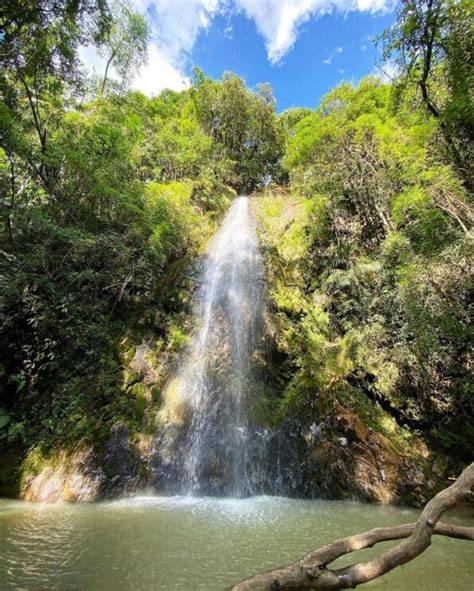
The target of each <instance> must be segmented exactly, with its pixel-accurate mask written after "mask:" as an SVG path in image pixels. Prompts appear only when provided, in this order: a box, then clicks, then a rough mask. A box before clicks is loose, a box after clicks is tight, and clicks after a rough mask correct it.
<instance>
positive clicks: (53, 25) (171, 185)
mask: <svg viewBox="0 0 474 591" xmlns="http://www.w3.org/2000/svg"><path fill="white" fill-rule="evenodd" d="M19 8H21V7H20V6H18V5H17V4H15V5H13V4H12V5H11V6H10V5H8V4H7V6H6V10H5V13H2V27H3V29H4V30H5V33H6V35H5V41H4V42H3V44H2V65H3V66H4V67H3V68H2V74H1V76H0V92H1V94H2V99H3V101H2V104H1V106H0V134H1V148H0V189H1V211H0V215H1V223H2V234H1V238H0V323H1V340H2V348H1V353H0V377H1V379H0V383H1V385H0V446H1V447H3V449H12V448H14V449H17V450H20V451H21V450H26V449H28V448H30V447H32V446H35V445H37V444H38V443H40V442H41V443H42V444H43V446H44V445H46V446H55V445H58V444H67V445H73V444H76V443H79V442H81V441H84V440H89V441H95V440H97V438H100V437H101V435H104V436H107V435H108V433H109V432H110V426H111V424H113V422H115V421H117V420H118V419H120V418H122V419H123V420H125V421H127V422H128V423H129V424H130V425H131V428H132V429H141V427H142V417H143V410H144V404H145V403H146V400H144V398H143V396H142V394H143V393H142V392H141V391H140V392H138V390H140V388H139V385H138V384H136V387H135V389H134V388H133V386H134V383H133V382H134V381H135V382H136V377H135V376H130V375H127V371H126V370H127V363H128V362H130V358H129V357H130V351H131V350H132V351H133V345H134V344H138V343H139V342H140V341H141V339H143V338H147V339H151V340H153V342H154V345H153V348H154V351H155V353H156V354H157V355H158V354H159V353H160V352H161V353H165V354H166V355H168V354H169V353H170V352H172V351H173V349H174V348H176V347H178V346H179V344H180V343H181V344H182V342H183V338H184V337H183V335H182V332H181V329H180V328H179V325H180V324H182V321H181V320H179V319H180V318H181V316H180V315H182V314H183V311H185V310H186V308H187V305H188V302H189V300H190V294H191V293H192V289H191V283H190V277H191V275H192V273H191V271H192V264H191V263H192V261H193V259H194V258H195V257H196V256H197V255H198V254H199V253H200V252H201V250H202V247H203V245H204V244H205V243H206V241H207V239H208V238H209V236H210V233H211V231H212V230H213V229H214V228H215V224H216V222H217V221H218V219H219V217H220V216H221V213H222V212H223V211H224V210H225V209H226V207H227V206H228V203H229V198H230V197H231V196H232V195H233V194H235V191H234V187H235V188H239V189H240V188H242V187H244V186H245V187H248V188H253V187H255V186H257V185H258V184H259V183H262V182H263V175H264V174H267V173H268V174H269V173H271V171H272V169H273V168H272V167H274V166H275V165H276V162H277V161H278V159H279V158H280V156H281V145H282V142H281V139H280V135H279V130H278V128H277V120H276V115H275V104H274V100H273V98H272V96H271V93H270V90H269V89H268V88H263V87H262V88H261V89H259V90H258V92H257V93H253V92H251V91H249V90H247V88H246V87H245V85H244V83H243V82H242V80H240V79H239V78H237V77H236V76H233V75H225V77H224V79H223V80H222V81H220V82H215V81H211V80H208V79H207V78H205V76H204V75H203V74H202V73H201V72H196V81H195V84H194V85H193V86H192V87H191V88H190V89H189V90H186V91H184V92H182V93H176V92H172V91H164V92H162V93H161V94H160V96H158V97H157V98H152V99H148V98H146V97H145V96H143V95H141V94H139V93H133V92H125V89H126V83H123V84H105V81H106V77H105V75H104V81H98V84H96V87H95V88H96V90H95V92H92V98H91V100H89V101H88V102H84V100H83V98H82V96H83V94H84V87H85V86H87V81H85V80H84V78H83V76H82V74H81V72H80V70H79V69H78V62H77V46H78V44H79V43H86V42H94V43H97V44H98V45H99V47H104V48H105V49H104V51H108V50H110V51H111V54H110V55H111V56H112V54H113V59H111V60H110V62H111V65H112V66H113V67H115V68H116V69H117V71H118V73H119V74H120V76H121V77H122V79H125V78H126V77H127V73H128V71H129V69H130V68H131V67H132V66H133V65H134V64H135V65H136V63H137V59H139V56H140V55H142V54H143V39H144V35H145V33H146V31H145V32H144V31H143V28H142V29H140V27H141V25H142V24H143V23H142V21H140V19H139V18H138V17H137V16H136V15H133V13H131V12H130V7H129V5H128V4H126V3H125V4H123V3H122V4H117V3H116V4H114V5H113V7H112V8H113V10H112V13H109V12H108V10H107V9H106V7H105V6H102V5H101V3H93V2H90V3H77V2H73V3H70V6H69V4H68V3H64V4H60V3H59V4H58V3H51V4H50V3H49V2H48V1H46V0H45V1H44V2H40V3H38V5H37V6H36V8H35V9H32V10H31V12H30V11H27V10H25V11H24V12H22V14H21V16H19V14H18V12H17V9H19ZM82 18H84V19H87V26H84V28H81V27H82V24H81V23H82V20H81V19H82ZM140 18H141V17H140ZM135 25H136V26H137V27H138V29H139V30H138V32H137V31H136V30H135V31H133V30H132V31H131V32H130V35H129V37H127V38H126V39H125V40H124V36H123V34H122V33H123V31H124V30H125V29H127V27H128V29H130V27H131V28H132V29H133V26H135ZM128 29H127V30H128ZM84 30H85V31H87V33H84V32H83V31H84ZM125 42H126V43H125ZM117 43H119V45H120V43H121V44H122V45H120V47H119V48H118V49H117V50H115V48H116V45H117ZM137 44H138V45H137ZM34 48H38V49H39V50H38V51H36V52H35V51H34ZM107 48H108V49H107ZM117 62H118V65H117ZM125 82H126V80H125ZM88 94H91V87H90V85H89V89H88ZM94 95H95V96H94ZM237 131H238V133H239V135H238V137H237V135H236V133H237ZM152 395H154V394H153V392H152V393H151V394H150V396H152Z"/></svg>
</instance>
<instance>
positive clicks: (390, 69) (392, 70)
mask: <svg viewBox="0 0 474 591" xmlns="http://www.w3.org/2000/svg"><path fill="white" fill-rule="evenodd" d="M399 74H400V68H399V67H398V65H397V64H396V63H395V62H393V61H391V60H388V61H386V62H385V63H383V64H381V65H380V66H375V67H374V70H373V72H372V75H373V76H377V77H378V78H380V80H381V81H382V82H384V83H385V84H391V83H392V82H393V81H394V80H395V79H396V78H397V76H398V75H399Z"/></svg>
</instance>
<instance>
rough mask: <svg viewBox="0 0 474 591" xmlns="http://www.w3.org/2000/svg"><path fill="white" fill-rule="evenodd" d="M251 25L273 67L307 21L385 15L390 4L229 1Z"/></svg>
mask: <svg viewBox="0 0 474 591" xmlns="http://www.w3.org/2000/svg"><path fill="white" fill-rule="evenodd" d="M233 2H234V5H235V6H236V7H237V8H240V9H241V10H242V11H243V12H244V13H245V15H246V16H247V17H248V18H250V19H252V20H254V21H255V25H256V27H257V30H258V32H259V33H260V34H261V35H262V37H263V38H264V41H265V46H266V49H267V54H268V59H269V60H270V62H271V63H273V64H277V63H278V62H280V61H281V59H282V58H283V57H284V56H285V55H286V54H287V53H288V52H289V51H290V50H291V48H292V47H293V45H294V43H295V41H296V39H297V36H298V29H299V27H300V26H301V25H302V24H304V23H305V22H306V21H308V20H309V19H310V18H311V17H319V16H322V15H324V14H327V13H330V12H336V11H338V12H342V13H347V12H351V11H361V12H371V13H375V12H386V11H388V10H390V9H391V8H392V7H393V5H394V0H233Z"/></svg>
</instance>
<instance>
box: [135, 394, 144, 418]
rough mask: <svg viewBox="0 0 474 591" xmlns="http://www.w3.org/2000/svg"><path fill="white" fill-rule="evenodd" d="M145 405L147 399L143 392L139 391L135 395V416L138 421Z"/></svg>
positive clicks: (141, 416)
mask: <svg viewBox="0 0 474 591" xmlns="http://www.w3.org/2000/svg"><path fill="white" fill-rule="evenodd" d="M146 405H147V399H146V396H145V393H144V392H140V393H138V394H136V396H135V416H136V418H137V420H138V421H141V420H142V419H143V415H144V413H145V408H146Z"/></svg>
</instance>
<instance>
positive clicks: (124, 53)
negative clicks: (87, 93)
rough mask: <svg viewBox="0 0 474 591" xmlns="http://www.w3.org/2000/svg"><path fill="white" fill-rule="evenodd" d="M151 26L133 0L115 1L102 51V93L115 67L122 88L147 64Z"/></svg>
mask: <svg viewBox="0 0 474 591" xmlns="http://www.w3.org/2000/svg"><path fill="white" fill-rule="evenodd" d="M149 36H150V28H149V25H148V23H147V21H146V19H145V18H144V17H143V16H142V15H140V14H138V13H136V12H134V11H133V8H132V5H131V4H130V2H129V0H115V1H114V2H113V4H112V24H111V27H110V28H109V30H108V32H107V35H106V38H105V41H104V43H103V44H102V45H101V46H100V48H99V53H100V54H101V55H102V57H104V58H106V60H107V62H106V65H105V72H104V77H103V79H102V85H101V92H105V89H106V86H107V82H108V77H109V70H110V67H111V66H112V67H113V68H114V70H115V72H116V73H117V74H118V76H119V78H120V90H123V89H124V88H125V87H127V86H128V85H129V84H130V81H131V80H132V78H133V72H136V70H137V69H138V68H139V67H140V66H142V65H143V64H144V63H146V60H147V46H148V39H149Z"/></svg>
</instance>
